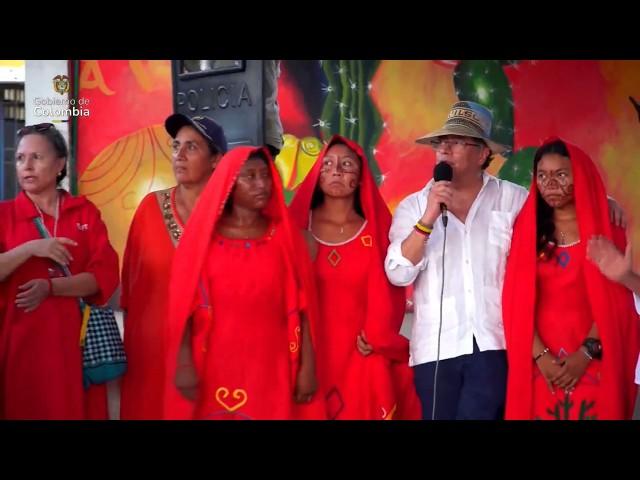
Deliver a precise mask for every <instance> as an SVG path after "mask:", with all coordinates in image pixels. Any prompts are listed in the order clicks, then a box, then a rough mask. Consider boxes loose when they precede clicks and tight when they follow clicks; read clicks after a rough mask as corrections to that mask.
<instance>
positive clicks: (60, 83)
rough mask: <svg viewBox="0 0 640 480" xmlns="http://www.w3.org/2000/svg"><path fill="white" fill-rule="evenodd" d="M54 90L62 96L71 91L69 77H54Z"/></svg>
mask: <svg viewBox="0 0 640 480" xmlns="http://www.w3.org/2000/svg"><path fill="white" fill-rule="evenodd" d="M53 90H54V91H55V92H58V93H59V94H60V95H64V94H65V93H67V92H68V91H69V77H67V76H66V75H56V76H55V77H53Z"/></svg>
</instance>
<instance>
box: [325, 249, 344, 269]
mask: <svg viewBox="0 0 640 480" xmlns="http://www.w3.org/2000/svg"><path fill="white" fill-rule="evenodd" d="M327 260H329V263H330V264H331V266H332V267H336V266H337V265H338V264H339V263H340V260H342V257H341V256H340V254H339V253H338V252H337V251H336V249H335V248H334V249H333V250H331V253H329V255H328V256H327Z"/></svg>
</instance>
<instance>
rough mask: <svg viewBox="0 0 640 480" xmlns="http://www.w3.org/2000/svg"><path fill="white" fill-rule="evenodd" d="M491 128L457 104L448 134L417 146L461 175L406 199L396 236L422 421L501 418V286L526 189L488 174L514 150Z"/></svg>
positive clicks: (476, 108)
mask: <svg viewBox="0 0 640 480" xmlns="http://www.w3.org/2000/svg"><path fill="white" fill-rule="evenodd" d="M491 122H492V114H491V112H490V111H489V110H488V109H487V108H485V107H483V106H482V105H480V104H477V103H474V102H458V103H456V104H454V105H453V107H452V108H451V111H450V112H449V116H448V118H447V121H446V123H445V124H444V127H443V128H441V129H439V130H437V131H435V132H432V133H429V134H427V135H425V136H423V137H421V138H419V139H418V140H417V142H418V143H422V144H426V145H430V146H431V147H432V148H433V149H434V150H435V153H436V164H439V163H441V162H445V163H447V164H449V165H450V166H451V169H452V171H453V178H452V180H451V181H446V180H443V181H437V182H434V180H430V181H429V182H428V183H427V185H426V186H425V187H424V188H423V189H422V190H420V191H419V192H416V193H413V194H411V195H409V196H408V197H407V198H405V199H404V200H402V202H400V204H399V205H398V207H397V209H396V211H395V213H394V216H393V224H392V226H391V231H390V233H389V238H390V240H391V244H390V246H389V250H388V252H387V258H386V261H385V270H386V272H387V276H388V278H389V280H390V281H391V283H393V284H394V285H399V286H407V285H411V284H413V286H414V305H415V314H414V322H413V328H412V332H411V356H410V360H409V364H410V365H411V366H412V367H414V376H415V384H416V390H417V392H418V395H419V397H420V400H421V402H422V412H423V418H424V419H431V418H433V419H451V420H452V419H500V418H502V414H503V409H504V401H505V389H506V379H507V361H506V354H505V338H504V332H503V327H502V320H501V319H502V312H501V291H502V281H503V276H504V268H505V261H506V257H507V253H508V251H509V244H510V240H511V229H512V226H513V222H514V220H515V218H516V216H517V214H518V212H519V211H520V209H521V207H522V205H523V204H524V201H525V198H526V196H527V191H526V190H525V189H524V188H522V187H520V186H518V185H515V184H513V183H511V182H508V181H505V180H500V179H498V178H496V177H493V176H491V175H489V174H487V173H486V172H485V169H486V168H487V166H489V163H490V162H491V160H492V156H493V155H494V154H497V153H503V152H505V151H506V150H507V147H506V146H505V145H501V144H499V143H497V142H495V141H493V140H492V139H491ZM438 168H439V167H438ZM441 205H444V206H446V210H441V208H442V207H441ZM444 211H446V214H447V215H448V224H447V225H448V226H447V227H446V250H445V251H444V259H443V244H444V242H445V227H444V225H443V222H442V221H440V217H441V216H443V212H444ZM443 267H444V272H443ZM443 273H444V275H443ZM440 310H442V312H440ZM436 366H437V370H436ZM436 374H437V381H436V382H435V384H434V378H435V377H436ZM434 389H435V392H434ZM434 399H435V405H434Z"/></svg>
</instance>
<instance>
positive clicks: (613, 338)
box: [503, 138, 640, 419]
mask: <svg viewBox="0 0 640 480" xmlns="http://www.w3.org/2000/svg"><path fill="white" fill-rule="evenodd" d="M554 140H557V138H551V139H549V140H547V141H546V142H545V144H547V143H550V142H552V141H554ZM565 144H566V145H567V148H568V149H569V154H570V157H571V167H572V170H573V177H574V192H575V204H576V214H577V219H578V225H579V232H580V240H581V244H586V242H587V241H588V239H589V238H591V237H592V236H593V235H603V236H605V237H607V238H609V239H610V240H612V241H613V242H614V243H615V244H616V245H617V246H618V248H620V249H621V250H623V251H624V247H625V244H624V232H622V231H621V230H620V229H618V228H615V227H613V226H612V225H611V224H610V221H609V213H608V205H607V198H606V194H605V189H604V185H603V183H602V180H601V178H600V175H599V174H598V171H597V168H596V166H595V165H594V163H593V162H592V161H591V159H590V158H589V157H588V156H587V155H586V154H585V153H584V152H583V151H582V150H580V149H579V148H577V147H575V146H574V145H571V144H569V143H567V142H565ZM536 191H537V186H536V182H535V179H534V180H533V181H532V184H531V189H530V193H529V197H528V198H527V201H526V203H525V205H524V207H523V209H522V211H521V213H520V215H519V216H518V218H517V220H516V223H515V225H514V232H513V238H512V245H511V251H510V254H509V259H508V262H507V268H506V273H505V282H504V290H503V317H504V328H505V335H506V341H507V355H508V360H509V376H508V384H507V405H506V418H508V419H530V418H533V416H534V415H533V413H534V401H533V397H534V395H533V391H534V371H535V370H536V368H535V365H534V362H533V360H532V345H533V327H534V322H537V321H540V322H542V323H541V327H542V328H544V329H545V334H549V337H548V338H547V337H543V338H544V341H545V342H550V348H551V345H554V346H556V348H557V345H560V343H565V344H566V345H567V348H570V349H574V350H575V348H576V345H575V344H576V343H577V342H578V337H574V338H562V337H559V338H552V337H551V335H557V330H556V329H555V328H550V327H549V325H550V324H552V323H553V322H552V321H550V320H549V319H548V318H547V316H548V314H549V312H550V309H552V308H554V306H556V307H559V305H560V304H561V303H562V302H561V298H563V297H568V298H573V299H574V303H575V302H578V301H581V302H582V303H584V304H585V305H586V306H587V308H586V309H583V313H586V312H587V311H590V312H591V314H590V315H591V319H592V320H593V321H595V323H596V325H597V327H598V332H599V335H600V339H601V341H602V347H603V358H602V361H601V364H600V365H599V367H600V383H599V387H597V391H596V392H595V393H594V395H595V401H596V405H597V412H598V418H599V419H627V418H631V416H632V413H633V406H634V402H635V394H636V387H635V384H634V368H635V363H636V360H637V356H638V349H639V345H640V343H639V330H638V316H637V314H636V313H635V309H634V307H633V297H632V295H631V293H630V292H629V291H628V290H626V289H625V288H624V287H622V286H621V285H618V284H616V283H614V282H611V281H609V280H607V279H606V277H604V276H603V275H602V274H601V273H600V272H599V270H598V268H597V266H595V265H593V264H592V263H591V262H589V261H587V260H584V255H585V254H584V246H582V247H581V248H577V249H574V250H575V251H572V252H571V255H572V258H573V260H574V261H576V262H578V266H580V265H581V275H580V276H581V277H582V279H583V282H584V283H583V285H584V286H583V287H581V285H580V283H579V282H578V280H577V277H578V276H577V275H576V281H573V282H570V285H569V284H563V283H562V282H564V281H566V279H565V278H563V277H558V278H557V279H556V280H555V281H556V282H557V287H558V288H561V289H560V290H556V291H555V298H554V295H551V293H548V294H546V295H542V292H543V291H544V290H542V289H540V288H537V287H536V276H537V275H538V274H539V275H540V278H545V280H546V281H548V280H549V275H548V274H547V273H548V272H547V273H545V270H546V269H547V268H551V267H549V266H541V267H540V268H538V259H537V255H536ZM563 250H566V249H561V250H560V251H559V253H561V252H562V251H563ZM551 261H552V262H553V261H555V260H553V259H552V260H551ZM569 275H570V273H569ZM552 286H553V285H552ZM581 288H583V291H582V292H580V289H581ZM544 289H545V290H546V289H547V286H545V287H544ZM570 289H572V291H570ZM578 296H579V297H581V299H578ZM536 308H537V309H539V310H540V311H541V312H545V313H544V314H543V316H542V317H541V318H539V319H536V318H534V312H535V311H536ZM564 313H565V315H564V316H563V317H564V318H556V322H562V323H563V324H567V326H568V327H569V324H570V325H571V328H577V329H578V331H577V332H576V335H580V334H582V331H581V330H584V329H585V328H586V322H585V320H584V319H581V320H578V319H577V318H576V317H575V316H574V317H573V320H572V318H570V317H569V314H568V313H567V312H564ZM565 322H566V323H565ZM582 339H584V337H583V338H582ZM582 339H580V343H581V340H582ZM578 345H579V344H578ZM552 350H553V349H552ZM552 353H554V354H556V355H557V354H558V352H552ZM591 368H592V369H594V368H596V367H595V366H594V367H591ZM588 373H590V374H591V373H594V372H590V371H588ZM596 373H597V372H596ZM588 380H589V377H586V378H583V379H582V380H581V383H582V384H583V385H586V384H587V381H588ZM536 405H538V404H536Z"/></svg>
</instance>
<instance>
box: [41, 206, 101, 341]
mask: <svg viewBox="0 0 640 480" xmlns="http://www.w3.org/2000/svg"><path fill="white" fill-rule="evenodd" d="M33 223H34V224H35V226H36V228H37V229H38V233H39V234H40V236H41V237H42V238H51V234H50V233H49V230H47V229H46V227H45V226H44V223H43V222H42V218H41V217H36V218H34V219H33ZM54 263H55V264H56V265H57V266H58V268H59V269H60V270H62V272H63V273H64V275H65V277H70V276H71V275H72V273H71V270H69V267H67V266H66V265H62V264H60V263H58V262H54ZM78 306H79V307H80V314H81V315H82V325H81V326H80V346H81V347H84V344H85V339H86V337H87V328H88V326H89V317H90V315H91V307H90V306H89V304H88V303H86V302H85V301H84V300H83V299H82V297H78Z"/></svg>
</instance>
